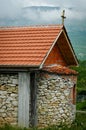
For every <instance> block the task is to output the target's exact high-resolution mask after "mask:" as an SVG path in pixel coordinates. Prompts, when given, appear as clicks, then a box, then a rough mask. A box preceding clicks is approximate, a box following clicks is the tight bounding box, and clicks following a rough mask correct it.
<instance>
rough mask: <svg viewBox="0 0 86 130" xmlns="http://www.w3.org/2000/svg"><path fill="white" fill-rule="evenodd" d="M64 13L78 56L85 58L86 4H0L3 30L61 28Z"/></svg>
mask: <svg viewBox="0 0 86 130" xmlns="http://www.w3.org/2000/svg"><path fill="white" fill-rule="evenodd" d="M64 9H65V15H66V17H67V18H66V20H65V26H66V28H67V31H68V33H69V35H70V38H71V40H72V42H73V46H74V47H75V50H76V53H77V54H78V56H82V57H83V55H84V57H85V56H86V52H85V50H86V0H0V26H28V25H38V24H41V25H45V24H61V14H62V10H64ZM78 46H79V48H77V47H78ZM83 46H84V48H85V49H84V50H83ZM80 47H81V48H82V50H81V51H80ZM78 50H79V51H80V52H78Z"/></svg>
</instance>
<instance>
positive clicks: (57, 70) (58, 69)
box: [42, 65, 78, 75]
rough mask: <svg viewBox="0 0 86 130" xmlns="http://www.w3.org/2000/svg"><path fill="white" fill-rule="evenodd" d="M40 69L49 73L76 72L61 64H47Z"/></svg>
mask: <svg viewBox="0 0 86 130" xmlns="http://www.w3.org/2000/svg"><path fill="white" fill-rule="evenodd" d="M42 70H44V71H47V72H51V73H57V74H65V75H71V74H73V75H77V74H78V73H77V72H76V71H75V70H72V69H70V68H68V67H65V66H61V65H55V66H47V67H44V68H43V69H42Z"/></svg>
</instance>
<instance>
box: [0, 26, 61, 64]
mask: <svg viewBox="0 0 86 130" xmlns="http://www.w3.org/2000/svg"><path fill="white" fill-rule="evenodd" d="M62 27H63V26H61V25H56V26H34V27H9V28H0V65H13V66H14V65H17V66H24V65H25V66H39V65H40V64H41V63H42V61H43V59H44V57H45V56H46V54H47V52H48V51H49V49H50V47H51V45H52V44H53V42H54V40H55V39H56V37H57V36H58V35H59V33H60V32H61V30H62Z"/></svg>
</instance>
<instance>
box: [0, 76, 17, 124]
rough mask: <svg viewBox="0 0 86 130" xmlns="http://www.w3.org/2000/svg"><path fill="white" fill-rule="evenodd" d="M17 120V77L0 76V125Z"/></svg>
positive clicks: (13, 122) (14, 122) (15, 122)
mask: <svg viewBox="0 0 86 130" xmlns="http://www.w3.org/2000/svg"><path fill="white" fill-rule="evenodd" d="M17 120H18V75H17V74H0V125H3V124H4V123H10V124H12V125H16V124H17V122H18V121H17Z"/></svg>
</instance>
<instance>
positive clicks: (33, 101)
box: [30, 73, 37, 126]
mask: <svg viewBox="0 0 86 130" xmlns="http://www.w3.org/2000/svg"><path fill="white" fill-rule="evenodd" d="M30 83H31V86H30V87H31V91H30V92H31V125H32V126H37V106H36V105H37V85H36V73H31V81H30Z"/></svg>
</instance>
